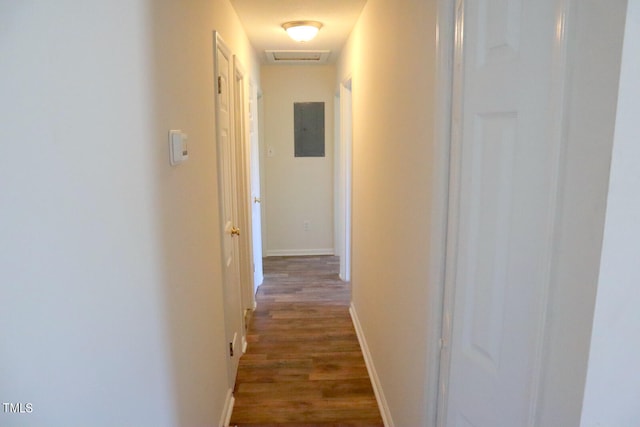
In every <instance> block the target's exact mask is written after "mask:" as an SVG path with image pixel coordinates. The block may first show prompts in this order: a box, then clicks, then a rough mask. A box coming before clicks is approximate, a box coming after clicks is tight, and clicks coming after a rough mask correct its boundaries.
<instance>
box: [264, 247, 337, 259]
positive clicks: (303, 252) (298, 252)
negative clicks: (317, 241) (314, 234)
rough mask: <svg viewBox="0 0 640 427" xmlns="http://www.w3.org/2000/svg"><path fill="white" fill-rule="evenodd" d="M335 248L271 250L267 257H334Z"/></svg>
mask: <svg viewBox="0 0 640 427" xmlns="http://www.w3.org/2000/svg"><path fill="white" fill-rule="evenodd" d="M334 254H335V250H334V248H325V249H270V250H268V251H267V256H268V257H269V256H308V255H334Z"/></svg>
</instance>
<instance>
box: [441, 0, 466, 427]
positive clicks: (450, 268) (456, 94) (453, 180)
mask: <svg viewBox="0 0 640 427" xmlns="http://www.w3.org/2000/svg"><path fill="white" fill-rule="evenodd" d="M452 1H453V3H454V5H453V8H454V10H453V12H452V14H453V16H452V17H451V20H452V22H451V25H452V26H453V28H452V30H453V41H452V42H453V45H452V46H451V49H452V51H453V52H452V54H453V56H452V61H453V62H452V65H451V70H452V76H451V94H450V103H451V108H450V113H449V114H450V120H451V127H450V131H449V152H448V154H449V162H448V165H449V168H448V200H447V216H448V223H447V231H446V236H447V237H446V239H447V240H446V250H445V266H444V277H443V290H442V316H441V327H442V335H441V340H442V341H441V342H440V344H439V345H438V347H441V349H440V360H439V363H440V366H439V379H438V381H439V382H438V403H437V418H436V426H437V427H444V426H445V424H446V422H447V420H446V416H447V404H448V394H449V373H450V368H451V347H450V343H451V338H452V325H451V314H452V313H453V299H454V295H455V283H456V277H455V274H456V269H455V266H456V263H457V254H458V247H457V242H458V227H457V224H458V222H459V218H458V217H459V215H460V212H459V199H458V197H457V195H458V194H460V164H459V159H460V150H461V139H462V135H461V133H462V129H461V127H462V125H461V123H462V91H463V76H462V67H463V64H464V62H463V60H464V56H463V37H462V35H463V28H464V4H465V3H464V0H452ZM456 160H458V163H456Z"/></svg>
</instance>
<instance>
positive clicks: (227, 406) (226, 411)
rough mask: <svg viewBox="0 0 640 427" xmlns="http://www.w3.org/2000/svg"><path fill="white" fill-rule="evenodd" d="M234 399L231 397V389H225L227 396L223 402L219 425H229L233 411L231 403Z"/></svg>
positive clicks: (225, 426)
mask: <svg viewBox="0 0 640 427" xmlns="http://www.w3.org/2000/svg"><path fill="white" fill-rule="evenodd" d="M235 401H236V399H235V398H234V397H233V390H231V389H229V390H228V391H227V398H226V400H225V402H224V407H223V408H222V416H221V417H220V423H219V425H220V427H229V423H230V422H231V414H232V413H233V404H234V403H235Z"/></svg>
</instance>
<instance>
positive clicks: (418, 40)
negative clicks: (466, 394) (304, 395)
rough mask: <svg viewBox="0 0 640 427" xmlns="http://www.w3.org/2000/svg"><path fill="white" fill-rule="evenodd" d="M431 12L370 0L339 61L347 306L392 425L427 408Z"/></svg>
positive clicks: (423, 419) (419, 4)
mask: <svg viewBox="0 0 640 427" xmlns="http://www.w3.org/2000/svg"><path fill="white" fill-rule="evenodd" d="M435 20H436V1H435V0H432V1H415V0H399V1H393V2H392V1H385V0H369V1H368V2H367V4H366V5H365V7H364V9H363V12H362V15H361V16H360V19H359V21H358V23H357V25H356V27H355V28H354V30H353V32H352V34H351V36H350V38H349V41H348V42H347V44H346V45H345V49H344V51H343V54H342V56H341V58H340V61H339V64H338V78H337V81H338V82H340V81H343V80H344V79H345V78H346V77H348V76H349V75H351V76H352V91H353V92H352V93H353V97H352V99H353V197H352V200H353V207H352V248H353V254H352V276H351V278H352V283H353V306H354V308H355V311H356V313H357V317H358V319H359V321H360V324H361V326H362V330H363V335H364V337H365V339H366V341H367V344H368V347H369V350H370V353H371V359H372V361H373V364H374V366H375V370H376V372H377V374H378V377H379V380H380V383H381V385H382V389H383V391H384V395H385V398H386V401H387V402H386V403H387V405H388V408H389V412H390V414H391V417H392V422H393V423H394V424H395V425H396V426H420V425H428V421H427V420H428V419H430V417H431V416H432V415H433V414H428V410H427V408H428V407H429V406H430V403H429V402H428V401H427V384H428V374H427V366H428V365H429V354H430V347H429V342H428V339H427V335H428V334H427V332H426V331H427V330H429V329H430V328H431V326H430V319H431V317H430V316H431V314H430V313H429V310H427V309H426V307H427V306H428V305H429V297H428V296H429V293H430V291H431V290H432V287H433V286H436V285H437V284H435V283H431V282H430V272H429V260H430V251H431V248H430V240H431V238H432V218H431V215H432V211H433V198H434V197H433V193H432V189H433V186H434V183H435V181H434V180H435V178H434V170H435V169H434V162H435V161H436V160H435V140H434V132H435V130H434V108H433V106H434V105H435V102H434V99H435V70H436V65H435V57H436V50H435ZM434 380H435V379H434Z"/></svg>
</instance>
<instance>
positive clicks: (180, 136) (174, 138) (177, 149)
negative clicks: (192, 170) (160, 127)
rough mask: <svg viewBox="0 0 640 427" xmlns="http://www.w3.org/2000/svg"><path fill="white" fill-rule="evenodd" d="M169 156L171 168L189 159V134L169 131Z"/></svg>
mask: <svg viewBox="0 0 640 427" xmlns="http://www.w3.org/2000/svg"><path fill="white" fill-rule="evenodd" d="M169 156H170V157H169V161H170V163H171V166H176V165H179V164H180V163H182V162H184V161H185V160H187V159H188V158H189V151H188V150H187V134H186V133H184V132H182V131H181V130H170V131H169Z"/></svg>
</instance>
